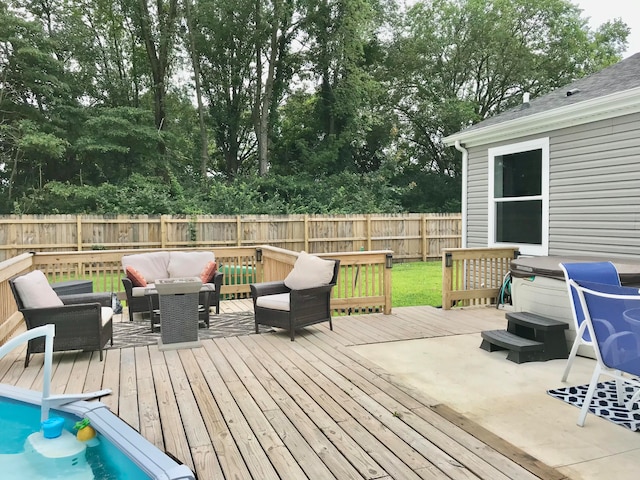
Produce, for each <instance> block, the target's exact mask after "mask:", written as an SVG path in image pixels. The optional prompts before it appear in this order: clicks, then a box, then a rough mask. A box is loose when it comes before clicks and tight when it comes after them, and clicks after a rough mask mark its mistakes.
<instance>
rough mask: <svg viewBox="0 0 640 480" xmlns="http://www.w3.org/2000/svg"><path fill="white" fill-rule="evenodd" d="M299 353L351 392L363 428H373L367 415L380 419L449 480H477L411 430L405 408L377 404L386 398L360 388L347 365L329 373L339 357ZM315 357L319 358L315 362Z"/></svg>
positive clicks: (309, 350)
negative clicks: (358, 408) (357, 405)
mask: <svg viewBox="0 0 640 480" xmlns="http://www.w3.org/2000/svg"><path fill="white" fill-rule="evenodd" d="M296 351H297V352H298V353H299V354H300V355H301V356H303V357H304V358H305V359H308V360H309V363H310V364H312V365H314V366H315V367H316V368H318V369H319V370H320V372H321V373H324V374H325V375H332V377H331V378H332V381H333V382H334V383H336V384H337V386H338V387H339V389H340V391H343V392H346V391H347V389H349V391H350V396H351V399H350V400H353V401H355V402H357V403H358V404H359V405H360V406H361V407H363V410H362V412H361V414H360V415H354V418H355V419H356V420H359V421H360V419H364V420H365V422H361V423H362V424H363V426H366V425H367V424H369V425H370V429H369V430H370V431H371V428H372V427H371V422H370V417H369V415H367V413H368V414H370V415H371V416H372V417H373V418H375V419H377V421H379V422H380V423H381V425H382V426H384V427H386V428H388V429H389V431H391V432H393V433H395V434H396V435H397V436H398V437H399V438H401V439H402V441H404V442H406V443H407V444H409V445H410V446H412V447H413V448H414V449H415V450H416V451H417V452H418V453H420V454H421V455H422V456H423V457H424V458H425V459H427V460H428V461H429V462H430V463H431V464H433V465H434V466H436V467H438V468H439V469H440V470H441V471H442V472H443V473H445V474H446V475H447V476H448V477H449V478H456V479H470V478H476V477H475V475H472V474H471V473H470V471H468V470H466V469H465V468H463V465H461V464H460V463H459V462H457V461H456V460H455V459H454V458H452V457H451V456H450V455H449V454H448V453H447V452H446V451H444V450H441V449H440V448H438V447H437V446H435V445H434V444H433V442H432V441H431V439H429V441H427V440H424V438H423V436H422V435H418V434H417V433H416V432H415V431H414V430H413V429H412V428H410V427H409V426H407V425H406V424H405V423H404V420H403V419H402V415H401V414H399V413H398V412H399V411H402V405H401V404H400V403H399V402H394V403H393V404H392V405H391V406H390V407H391V408H387V406H385V405H383V404H381V403H380V402H377V401H376V400H375V399H374V397H373V396H372V394H379V395H382V394H383V392H382V391H381V390H379V389H378V388H377V387H375V386H374V385H370V386H368V385H366V383H365V382H364V381H362V382H359V385H362V386H364V387H365V389H360V388H359V385H356V382H355V381H353V380H354V376H353V375H349V373H351V372H352V371H351V370H350V369H348V368H347V367H345V366H344V365H343V364H339V365H335V366H334V368H332V369H331V370H329V369H327V364H326V363H324V362H328V361H331V362H337V361H339V359H338V358H337V357H333V356H330V355H327V354H325V352H323V351H321V349H317V348H315V347H314V346H313V345H301V346H300V347H299V348H297V349H296ZM313 356H315V359H314V357H313ZM343 371H345V372H347V375H340V376H338V375H336V373H338V374H341V373H342V372H343ZM350 385H353V386H354V387H355V389H354V388H352V387H350ZM356 389H357V390H356ZM343 404H344V401H343ZM349 410H350V411H351V412H352V414H353V412H354V408H350V409H349ZM365 412H366V413H365ZM394 438H395V437H394ZM427 438H429V437H427ZM458 453H459V452H458Z"/></svg>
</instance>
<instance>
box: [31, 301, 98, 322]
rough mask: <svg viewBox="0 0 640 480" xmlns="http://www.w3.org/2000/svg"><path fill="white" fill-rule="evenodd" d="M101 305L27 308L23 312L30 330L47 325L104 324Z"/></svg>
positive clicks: (84, 304) (95, 303)
mask: <svg viewBox="0 0 640 480" xmlns="http://www.w3.org/2000/svg"><path fill="white" fill-rule="evenodd" d="M101 307H102V306H101V305H100V303H97V302H94V303H78V304H74V305H62V306H58V307H46V308H25V309H23V310H21V312H22V315H23V316H24V319H25V321H26V323H27V327H28V328H34V327H39V326H41V325H46V324H47V323H67V324H68V323H75V322H78V321H83V322H84V321H89V322H91V321H95V322H96V323H97V324H100V325H101V324H102V320H101Z"/></svg>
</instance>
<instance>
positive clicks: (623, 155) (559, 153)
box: [549, 114, 640, 257]
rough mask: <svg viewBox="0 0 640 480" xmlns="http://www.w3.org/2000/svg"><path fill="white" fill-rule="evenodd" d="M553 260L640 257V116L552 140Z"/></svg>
mask: <svg viewBox="0 0 640 480" xmlns="http://www.w3.org/2000/svg"><path fill="white" fill-rule="evenodd" d="M549 219H550V220H549V254H550V255H589V254H592V255H594V254H605V255H615V256H620V257H623V256H629V257H638V256H639V255H640V114H633V115H626V116H622V117H617V118H613V119H609V120H602V121H599V122H594V123H590V124H586V125H582V126H579V127H572V128H566V129H563V130H560V131H558V132H554V133H553V135H552V136H551V137H550V177H549Z"/></svg>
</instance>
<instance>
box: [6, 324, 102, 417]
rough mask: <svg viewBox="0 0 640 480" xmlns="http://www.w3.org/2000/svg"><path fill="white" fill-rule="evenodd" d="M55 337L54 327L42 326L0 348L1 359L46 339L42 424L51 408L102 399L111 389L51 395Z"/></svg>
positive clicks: (41, 411) (41, 409)
mask: <svg viewBox="0 0 640 480" xmlns="http://www.w3.org/2000/svg"><path fill="white" fill-rule="evenodd" d="M55 335H56V327H55V325H51V324H48V325H43V326H42V327H36V328H32V329H31V330H27V331H26V332H24V333H21V334H20V335H18V336H17V337H14V338H12V339H11V340H9V341H8V342H7V343H5V344H4V345H2V346H1V347H0V358H2V357H4V356H5V355H6V354H7V353H9V352H10V351H11V350H13V349H14V348H16V347H17V346H19V345H22V344H23V343H27V342H28V341H29V340H33V339H34V338H38V337H46V338H45V344H44V372H43V373H44V376H43V385H42V402H41V403H40V421H42V422H44V421H45V420H47V419H48V418H49V410H50V409H51V408H55V407H59V406H61V405H66V404H67V403H72V402H76V401H78V400H90V399H92V398H97V397H102V396H104V395H109V394H110V393H111V389H110V388H106V389H103V390H98V391H96V392H89V393H78V394H61V395H51V366H52V364H53V338H54V337H55Z"/></svg>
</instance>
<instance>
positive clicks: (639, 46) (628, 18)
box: [572, 0, 640, 58]
mask: <svg viewBox="0 0 640 480" xmlns="http://www.w3.org/2000/svg"><path fill="white" fill-rule="evenodd" d="M572 3H573V4H575V5H577V6H578V7H579V8H581V9H582V10H583V11H582V16H583V17H590V18H589V26H590V27H591V28H592V29H595V28H597V27H598V26H599V25H602V24H603V23H605V22H606V21H607V20H613V19H614V18H621V19H622V21H623V22H625V23H626V24H627V26H628V27H629V28H630V29H631V33H630V34H629V37H628V38H627V40H628V42H629V46H628V49H627V51H626V52H625V53H624V54H623V57H624V58H626V57H629V56H631V55H633V54H634V53H638V52H640V1H638V0H572Z"/></svg>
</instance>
